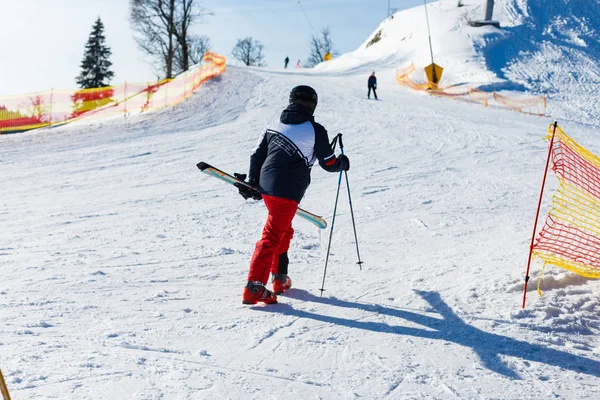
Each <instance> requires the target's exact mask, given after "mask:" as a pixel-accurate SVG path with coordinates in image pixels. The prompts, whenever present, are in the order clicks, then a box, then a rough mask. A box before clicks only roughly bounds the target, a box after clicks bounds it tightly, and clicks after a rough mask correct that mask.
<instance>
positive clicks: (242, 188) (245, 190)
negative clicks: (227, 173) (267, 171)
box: [233, 173, 262, 200]
mask: <svg viewBox="0 0 600 400" xmlns="http://www.w3.org/2000/svg"><path fill="white" fill-rule="evenodd" d="M233 176H235V177H236V178H238V179H239V180H241V181H244V182H245V181H246V174H238V173H234V174H233ZM248 184H249V185H251V186H253V187H258V182H256V181H250V182H248ZM234 186H235V187H236V188H238V191H239V192H240V195H241V196H242V197H243V198H244V199H246V200H248V199H254V200H262V196H261V195H260V192H259V191H258V189H253V188H249V187H248V186H246V185H242V184H241V183H234Z"/></svg>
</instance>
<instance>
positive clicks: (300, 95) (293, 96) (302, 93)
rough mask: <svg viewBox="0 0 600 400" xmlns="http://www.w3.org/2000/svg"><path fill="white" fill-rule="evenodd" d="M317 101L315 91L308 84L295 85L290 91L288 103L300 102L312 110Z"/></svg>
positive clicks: (315, 106)
mask: <svg viewBox="0 0 600 400" xmlns="http://www.w3.org/2000/svg"><path fill="white" fill-rule="evenodd" d="M318 101H319V97H318V96H317V92H315V89H313V88H311V87H310V86H305V85H300V86H296V87H295V88H293V89H292V91H291V92H290V104H300V105H302V106H305V107H308V108H311V109H312V110H313V111H314V110H315V108H317V103H318Z"/></svg>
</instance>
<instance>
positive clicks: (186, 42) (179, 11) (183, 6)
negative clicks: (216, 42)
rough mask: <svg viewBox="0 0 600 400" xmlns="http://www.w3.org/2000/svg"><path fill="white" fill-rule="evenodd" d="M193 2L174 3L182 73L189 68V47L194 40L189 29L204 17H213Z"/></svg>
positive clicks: (186, 0)
mask: <svg viewBox="0 0 600 400" xmlns="http://www.w3.org/2000/svg"><path fill="white" fill-rule="evenodd" d="M194 1H195V0H176V1H175V5H176V10H175V37H176V38H177V44H178V45H179V49H178V52H179V53H180V57H179V64H180V68H181V70H182V71H187V70H188V69H189V67H190V52H191V49H190V46H191V45H192V43H193V39H194V38H193V36H192V35H191V34H190V28H191V27H192V25H193V24H194V23H195V22H198V21H199V20H201V19H202V17H204V16H205V15H213V13H212V12H211V11H209V10H207V9H206V8H203V7H200V6H198V4H197V3H195V2H194ZM207 39H208V38H207ZM202 54H204V53H202Z"/></svg>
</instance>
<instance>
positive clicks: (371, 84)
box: [367, 72, 377, 100]
mask: <svg viewBox="0 0 600 400" xmlns="http://www.w3.org/2000/svg"><path fill="white" fill-rule="evenodd" d="M367 85H368V86H369V93H367V99H370V98H371V90H373V96H375V100H377V92H376V91H375V89H377V78H376V77H375V72H373V73H372V74H371V76H369V81H368V82H367Z"/></svg>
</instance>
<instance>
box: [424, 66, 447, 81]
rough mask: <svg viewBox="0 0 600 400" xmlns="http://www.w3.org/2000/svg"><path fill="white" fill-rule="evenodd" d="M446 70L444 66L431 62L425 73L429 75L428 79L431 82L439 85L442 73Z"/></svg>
mask: <svg viewBox="0 0 600 400" xmlns="http://www.w3.org/2000/svg"><path fill="white" fill-rule="evenodd" d="M443 72H444V68H442V67H440V66H439V65H437V64H435V63H433V64H429V65H428V66H426V67H425V74H426V75H427V80H428V81H429V83H433V84H434V85H437V84H438V83H439V82H440V81H441V80H442V73H443Z"/></svg>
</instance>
